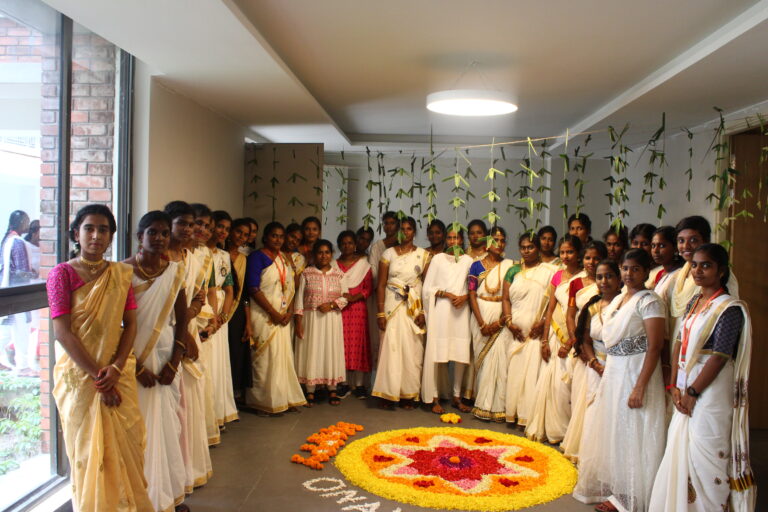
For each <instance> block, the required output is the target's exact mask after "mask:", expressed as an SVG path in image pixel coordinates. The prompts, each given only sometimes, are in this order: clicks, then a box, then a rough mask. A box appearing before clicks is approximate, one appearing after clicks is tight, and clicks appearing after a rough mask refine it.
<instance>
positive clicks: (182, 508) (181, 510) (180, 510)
mask: <svg viewBox="0 0 768 512" xmlns="http://www.w3.org/2000/svg"><path fill="white" fill-rule="evenodd" d="M174 512H190V510H189V507H188V506H187V505H186V504H184V503H180V504H179V505H176V508H175V509H174Z"/></svg>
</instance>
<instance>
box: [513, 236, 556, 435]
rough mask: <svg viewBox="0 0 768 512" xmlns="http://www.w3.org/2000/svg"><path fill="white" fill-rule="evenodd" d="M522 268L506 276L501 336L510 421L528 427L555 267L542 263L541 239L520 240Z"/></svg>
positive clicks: (524, 238) (516, 267)
mask: <svg viewBox="0 0 768 512" xmlns="http://www.w3.org/2000/svg"><path fill="white" fill-rule="evenodd" d="M518 240H519V243H518V246H519V247H520V255H521V256H522V257H523V261H522V264H521V265H515V266H514V267H512V268H511V269H510V270H509V271H507V275H506V276H505V277H504V287H505V290H504V294H505V296H504V302H503V305H504V325H505V326H506V329H504V331H503V333H502V334H501V335H500V336H499V338H500V340H499V341H501V342H503V343H504V344H505V346H506V347H507V375H508V377H507V384H506V393H505V396H504V406H505V417H506V420H507V422H509V423H513V422H515V421H516V422H517V424H518V425H519V426H521V427H523V426H525V425H527V424H528V421H529V420H530V419H531V417H532V415H533V408H534V404H535V401H536V382H537V381H538V379H539V374H540V372H541V366H542V364H541V352H540V350H539V346H540V343H541V340H542V339H545V338H543V336H544V321H545V319H544V312H545V311H546V308H547V304H548V303H549V295H548V290H549V288H548V287H549V283H550V281H551V280H552V274H553V272H554V266H553V265H551V264H549V263H541V262H540V261H539V246H540V242H539V240H538V236H536V235H534V236H528V234H527V233H524V234H523V235H521V236H520V238H519V239H518Z"/></svg>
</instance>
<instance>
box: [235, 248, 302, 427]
mask: <svg viewBox="0 0 768 512" xmlns="http://www.w3.org/2000/svg"><path fill="white" fill-rule="evenodd" d="M250 257H253V256H250ZM278 258H279V263H275V261H273V262H272V264H271V265H269V266H268V267H267V268H265V269H263V270H262V272H261V284H260V286H259V289H260V290H261V292H262V293H263V294H264V297H266V299H267V300H268V301H269V303H270V305H271V306H272V307H273V308H274V309H275V310H276V311H278V312H280V313H285V312H286V311H288V308H290V307H291V301H292V300H293V295H294V292H295V290H296V289H295V286H294V278H293V270H292V268H291V264H290V263H289V262H288V261H287V260H286V259H285V257H284V256H283V255H282V253H281V254H279V255H278ZM277 265H280V268H281V269H284V271H285V285H283V284H282V283H281V280H280V272H278V269H277ZM251 329H252V332H253V339H254V340H255V345H254V347H253V353H252V365H253V387H251V388H248V389H246V391H245V393H246V403H248V405H251V406H253V407H255V408H256V409H258V410H260V411H264V412H267V413H271V414H276V413H280V412H283V411H286V410H288V409H289V408H291V407H296V406H299V405H304V404H305V403H307V401H306V400H305V399H304V393H303V392H302V391H301V386H300V385H299V380H298V378H297V377H296V369H295V368H294V365H293V350H292V346H291V330H292V329H291V323H289V324H288V325H274V324H273V323H272V319H271V318H270V316H269V314H268V313H267V312H266V311H264V310H263V309H262V308H261V306H259V305H258V304H257V303H256V300H254V299H251Z"/></svg>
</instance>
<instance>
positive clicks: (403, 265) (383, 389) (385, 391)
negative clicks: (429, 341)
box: [371, 247, 429, 402]
mask: <svg viewBox="0 0 768 512" xmlns="http://www.w3.org/2000/svg"><path fill="white" fill-rule="evenodd" d="M381 261H382V262H386V263H387V264H388V265H389V277H388V279H387V283H386V291H385V295H384V314H385V315H386V319H387V326H386V329H385V330H384V332H383V333H382V336H381V348H380V350H379V367H378V369H377V371H376V380H375V382H374V384H373V392H372V393H371V394H372V395H373V396H377V397H379V398H383V399H385V400H390V401H393V402H397V401H400V400H413V399H418V397H419V388H420V387H421V368H422V364H423V361H424V329H421V328H419V326H417V325H416V322H415V320H416V318H417V317H418V316H419V315H420V314H421V313H422V305H421V287H422V283H421V280H422V275H423V272H424V269H425V268H426V266H427V263H428V261H429V253H428V252H427V251H425V250H424V249H422V248H421V247H416V248H415V249H414V250H412V251H409V252H407V253H405V254H403V255H398V254H397V251H396V250H395V248H394V247H390V248H389V249H387V250H386V251H384V254H382V257H381ZM379 277H381V276H379Z"/></svg>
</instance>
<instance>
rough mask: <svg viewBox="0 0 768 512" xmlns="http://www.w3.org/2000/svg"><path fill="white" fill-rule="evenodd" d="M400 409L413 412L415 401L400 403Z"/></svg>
mask: <svg viewBox="0 0 768 512" xmlns="http://www.w3.org/2000/svg"><path fill="white" fill-rule="evenodd" d="M400 407H402V408H403V409H405V410H406V411H411V410H413V408H414V405H413V400H402V401H401V402H400Z"/></svg>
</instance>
